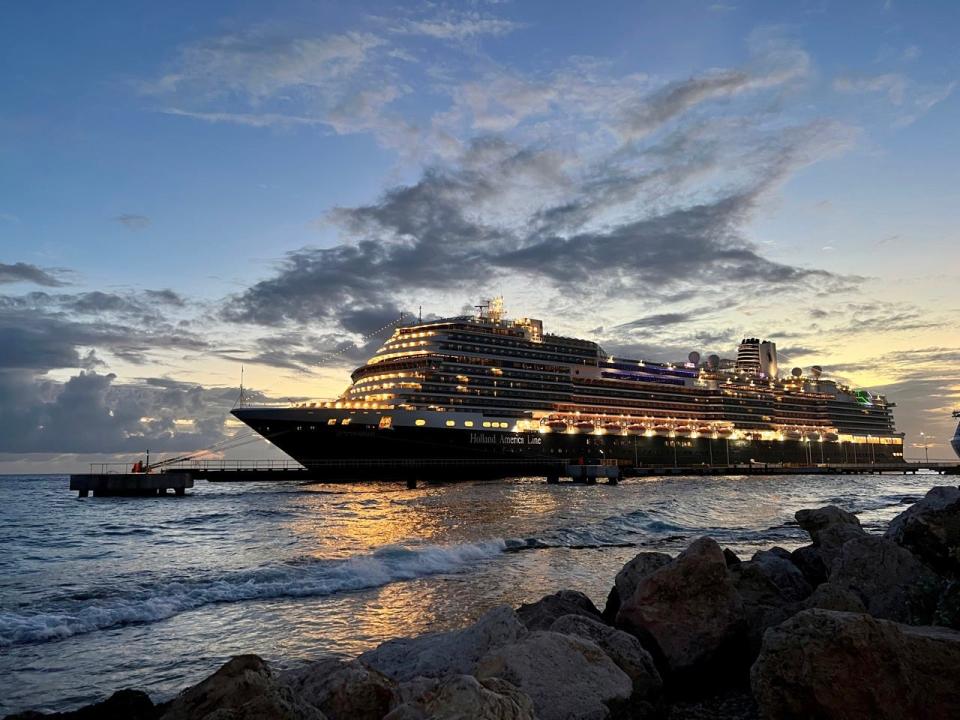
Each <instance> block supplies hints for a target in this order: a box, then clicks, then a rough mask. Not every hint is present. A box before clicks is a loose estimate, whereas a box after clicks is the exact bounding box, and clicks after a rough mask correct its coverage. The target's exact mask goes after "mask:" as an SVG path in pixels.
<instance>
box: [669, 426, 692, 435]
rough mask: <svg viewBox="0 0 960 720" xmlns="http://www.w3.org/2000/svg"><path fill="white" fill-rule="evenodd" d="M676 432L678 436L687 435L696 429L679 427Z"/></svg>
mask: <svg viewBox="0 0 960 720" xmlns="http://www.w3.org/2000/svg"><path fill="white" fill-rule="evenodd" d="M674 430H675V431H676V433H677V435H687V434H689V433H692V432H694V430H696V428H694V427H693V425H677V426H676V427H675V428H674Z"/></svg>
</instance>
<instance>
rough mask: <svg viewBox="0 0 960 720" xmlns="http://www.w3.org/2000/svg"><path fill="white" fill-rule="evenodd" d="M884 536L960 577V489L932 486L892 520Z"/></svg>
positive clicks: (927, 562)
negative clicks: (924, 494)
mask: <svg viewBox="0 0 960 720" xmlns="http://www.w3.org/2000/svg"><path fill="white" fill-rule="evenodd" d="M884 537H885V538H887V539H888V540H892V541H893V542H895V543H897V544H898V545H902V546H903V547H905V548H907V550H909V551H910V552H912V553H913V554H914V555H916V556H917V557H918V558H920V559H921V560H922V561H923V562H925V563H926V564H927V565H929V566H930V567H932V568H933V569H934V570H936V571H937V572H940V573H943V574H947V575H952V576H954V577H958V578H960V489H958V488H955V487H949V486H947V487H935V488H931V489H930V491H929V492H927V494H926V496H925V497H924V498H923V499H922V500H920V501H919V502H917V503H916V504H914V505H912V506H911V507H910V508H908V509H907V510H905V511H904V512H902V513H900V514H899V515H897V517H895V518H894V519H893V520H892V521H891V522H890V526H889V527H888V529H887V532H886V534H885V535H884Z"/></svg>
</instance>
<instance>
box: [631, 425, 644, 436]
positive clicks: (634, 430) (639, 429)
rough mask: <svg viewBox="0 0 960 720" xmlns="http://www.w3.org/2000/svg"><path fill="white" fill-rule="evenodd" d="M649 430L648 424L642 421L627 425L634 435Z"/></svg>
mask: <svg viewBox="0 0 960 720" xmlns="http://www.w3.org/2000/svg"><path fill="white" fill-rule="evenodd" d="M646 431H647V426H646V425H641V424H640V423H630V424H629V425H627V432H628V433H632V434H634V435H640V434H642V433H645V432H646Z"/></svg>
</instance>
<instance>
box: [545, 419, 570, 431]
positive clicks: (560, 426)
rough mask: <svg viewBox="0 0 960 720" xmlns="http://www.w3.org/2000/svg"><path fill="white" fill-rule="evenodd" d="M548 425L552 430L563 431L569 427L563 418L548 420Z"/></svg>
mask: <svg viewBox="0 0 960 720" xmlns="http://www.w3.org/2000/svg"><path fill="white" fill-rule="evenodd" d="M547 427H548V428H550V429H551V430H559V431H561V432H562V431H563V430H566V429H567V424H566V423H565V422H564V421H563V420H550V421H548V422H547Z"/></svg>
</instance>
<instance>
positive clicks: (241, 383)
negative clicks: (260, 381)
mask: <svg viewBox="0 0 960 720" xmlns="http://www.w3.org/2000/svg"><path fill="white" fill-rule="evenodd" d="M243 402H244V400H243V365H241V366H240V395H239V396H237V400H236V402H234V403H233V408H235V407H237V406H240V407H243ZM233 408H230V409H231V410H233Z"/></svg>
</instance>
